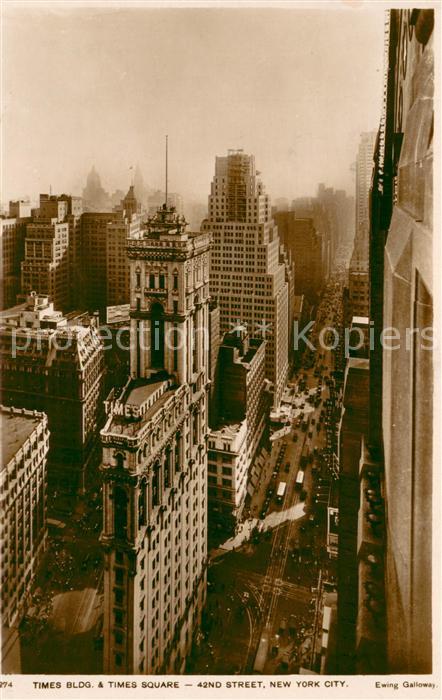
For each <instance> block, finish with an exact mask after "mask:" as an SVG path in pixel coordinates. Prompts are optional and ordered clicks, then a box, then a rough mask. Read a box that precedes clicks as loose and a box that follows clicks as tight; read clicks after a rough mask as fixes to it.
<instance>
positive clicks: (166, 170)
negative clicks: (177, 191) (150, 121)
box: [166, 135, 169, 209]
mask: <svg viewBox="0 0 442 700" xmlns="http://www.w3.org/2000/svg"><path fill="white" fill-rule="evenodd" d="M168 139H169V137H168V136H167V135H166V209H167V175H168V173H167V146H168Z"/></svg>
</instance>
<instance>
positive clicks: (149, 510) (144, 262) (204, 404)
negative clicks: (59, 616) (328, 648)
mask: <svg viewBox="0 0 442 700" xmlns="http://www.w3.org/2000/svg"><path fill="white" fill-rule="evenodd" d="M209 244H210V238H209V236H207V235H206V234H204V233H203V234H192V233H187V232H186V222H185V221H184V220H183V218H182V217H180V216H178V215H177V214H176V212H175V211H174V210H173V209H172V208H167V207H166V205H164V206H163V208H162V209H160V210H159V211H158V212H157V215H156V216H155V217H154V218H153V219H150V220H148V222H147V224H146V228H145V229H143V230H142V231H141V232H140V233H139V234H138V235H137V237H134V238H132V239H129V240H128V256H129V259H130V270H131V273H130V279H131V302H130V303H131V307H130V316H131V368H130V378H129V379H128V382H127V384H126V386H125V387H124V389H123V390H122V392H120V394H119V395H115V394H114V395H111V396H110V397H109V401H108V404H107V405H108V411H109V417H108V421H107V423H106V426H105V428H104V429H103V430H102V433H101V435H102V444H103V462H102V476H103V498H104V503H103V508H104V523H103V531H102V536H101V539H102V544H103V549H104V555H105V587H104V608H105V613H104V671H105V673H170V672H175V673H182V672H183V671H184V669H185V661H186V657H187V655H188V653H189V651H190V647H191V644H192V639H193V633H194V631H195V630H196V628H197V626H198V625H199V623H200V619H201V611H202V606H203V604H204V600H205V591H206V566H207V560H206V558H207V515H206V514H207V491H206V489H207V485H206V482H207V437H208V395H209V383H208V374H207V372H208V365H209V354H208V352H209V346H208V327H209V262H210V261H209Z"/></svg>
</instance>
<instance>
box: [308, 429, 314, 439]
mask: <svg viewBox="0 0 442 700" xmlns="http://www.w3.org/2000/svg"><path fill="white" fill-rule="evenodd" d="M308 436H309V438H311V437H313V433H312V431H311V430H310V432H309V434H308Z"/></svg>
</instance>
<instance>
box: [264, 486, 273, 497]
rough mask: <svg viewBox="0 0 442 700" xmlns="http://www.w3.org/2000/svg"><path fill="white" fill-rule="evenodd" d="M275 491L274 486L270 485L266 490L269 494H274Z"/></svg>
mask: <svg viewBox="0 0 442 700" xmlns="http://www.w3.org/2000/svg"><path fill="white" fill-rule="evenodd" d="M274 492H275V489H272V487H269V488H268V489H267V491H266V494H267V496H273V494H274Z"/></svg>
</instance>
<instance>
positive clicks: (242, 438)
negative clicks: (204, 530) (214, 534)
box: [208, 420, 250, 533]
mask: <svg viewBox="0 0 442 700" xmlns="http://www.w3.org/2000/svg"><path fill="white" fill-rule="evenodd" d="M247 433H248V425H247V420H244V421H242V423H228V424H224V425H221V426H220V427H219V428H218V429H217V430H212V431H211V432H210V438H209V462H208V472H209V476H208V483H209V487H208V492H209V518H210V525H211V528H216V527H218V528H220V529H222V531H223V532H229V533H233V532H234V530H235V526H236V524H237V522H238V519H239V518H240V517H241V514H242V512H243V509H244V504H245V500H246V496H247V479H248V472H249V465H250V460H249V457H248V446H247Z"/></svg>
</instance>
